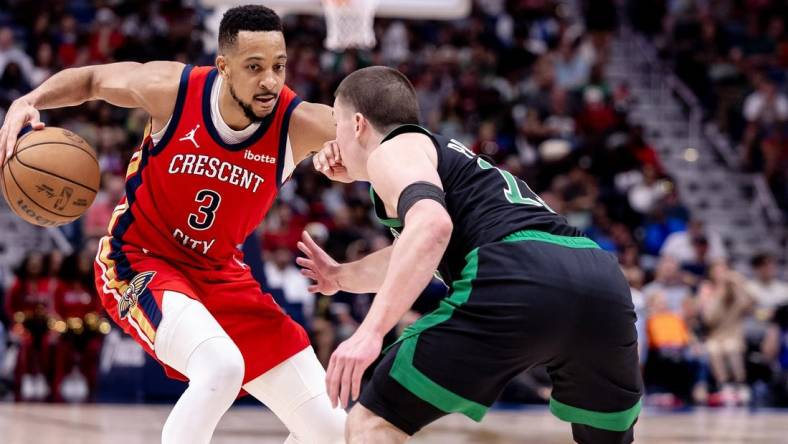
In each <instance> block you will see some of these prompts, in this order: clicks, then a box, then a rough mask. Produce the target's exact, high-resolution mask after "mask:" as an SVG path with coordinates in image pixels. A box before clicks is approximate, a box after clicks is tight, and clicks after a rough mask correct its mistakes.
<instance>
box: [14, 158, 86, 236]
mask: <svg viewBox="0 0 788 444" xmlns="http://www.w3.org/2000/svg"><path fill="white" fill-rule="evenodd" d="M8 173H9V174H11V179H13V180H14V183H15V184H16V186H17V188H19V191H21V192H22V194H24V195H25V197H27V198H28V200H30V201H31V202H33V203H34V204H35V205H36V206H37V207H38V208H41V209H42V210H44V211H46V212H48V213H51V214H53V215H55V216H58V217H63V218H67V219H77V218H79V217H80V216H81V215H82V214H77V215H76V216H75V215H73V214H71V215H66V214H60V213H56V212H54V211H52V210H50V209H49V208H45V207H43V206H41V204H40V203H38V202H36V201H35V199H33V198H32V197H30V195H28V194H27V193H26V192H25V190H24V188H22V185H20V184H19V181H17V180H16V176H14V170H13V169H11V167H10V165H9V168H8ZM63 222H65V223H67V221H63Z"/></svg>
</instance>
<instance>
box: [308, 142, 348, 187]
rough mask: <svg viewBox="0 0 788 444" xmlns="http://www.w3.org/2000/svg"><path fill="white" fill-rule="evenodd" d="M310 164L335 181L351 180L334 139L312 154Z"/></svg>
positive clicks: (346, 181)
mask: <svg viewBox="0 0 788 444" xmlns="http://www.w3.org/2000/svg"><path fill="white" fill-rule="evenodd" d="M312 164H313V165H314V166H315V169H316V170H317V171H320V172H321V173H323V174H325V175H326V177H328V178H329V179H331V180H333V181H335V182H345V183H350V182H353V179H351V178H350V176H348V174H347V168H345V165H344V164H343V163H342V155H341V154H340V152H339V145H337V142H336V140H331V141H328V142H326V143H324V144H323V148H322V149H321V150H320V151H318V152H317V153H315V155H314V156H312Z"/></svg>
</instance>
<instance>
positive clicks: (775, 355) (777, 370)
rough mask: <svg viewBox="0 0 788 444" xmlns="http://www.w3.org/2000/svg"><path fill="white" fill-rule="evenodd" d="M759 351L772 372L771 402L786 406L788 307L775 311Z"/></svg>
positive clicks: (780, 307) (787, 396)
mask: <svg viewBox="0 0 788 444" xmlns="http://www.w3.org/2000/svg"><path fill="white" fill-rule="evenodd" d="M761 351H762V353H763V356H764V359H765V360H766V361H767V362H768V363H769V365H770V367H771V369H772V372H773V378H772V384H771V388H772V392H773V395H772V396H773V398H775V399H774V400H773V401H774V403H775V404H777V405H778V406H781V407H785V406H788V305H781V306H779V307H778V308H777V310H775V312H774V316H773V317H772V319H771V320H770V323H769V328H768V330H767V332H766V336H765V337H764V339H763V343H762V345H761Z"/></svg>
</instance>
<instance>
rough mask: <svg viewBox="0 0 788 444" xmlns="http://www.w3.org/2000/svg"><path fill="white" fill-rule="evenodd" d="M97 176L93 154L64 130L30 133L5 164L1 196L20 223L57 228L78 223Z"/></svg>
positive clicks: (96, 186)
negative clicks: (20, 220)
mask: <svg viewBox="0 0 788 444" xmlns="http://www.w3.org/2000/svg"><path fill="white" fill-rule="evenodd" d="M100 180H101V175H100V171H99V165H98V161H97V160H96V153H95V152H94V151H93V148H91V147H90V145H88V143H87V142H85V140H83V139H82V138H81V137H79V136H78V135H76V134H74V133H72V132H71V131H69V130H67V129H63V128H55V127H47V128H44V129H43V130H39V131H30V132H28V133H27V134H25V135H23V136H22V137H21V138H20V139H19V140H18V141H17V142H16V152H15V154H14V155H13V156H11V157H10V158H9V159H8V160H7V161H6V163H5V165H3V187H2V188H3V196H5V200H6V201H7V202H8V205H9V206H10V207H11V209H12V210H13V211H14V212H15V213H16V214H17V215H18V216H19V217H21V218H22V219H24V220H26V221H28V222H30V223H31V224H35V225H40V226H42V227H56V226H58V225H63V224H66V223H69V222H72V221H74V220H75V219H77V218H79V217H80V216H81V215H82V214H83V213H84V212H85V211H86V210H87V209H88V207H90V205H91V204H92V203H93V199H95V198H96V193H97V192H98V189H99V183H100Z"/></svg>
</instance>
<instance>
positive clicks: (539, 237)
mask: <svg viewBox="0 0 788 444" xmlns="http://www.w3.org/2000/svg"><path fill="white" fill-rule="evenodd" d="M524 240H534V241H540V242H547V243H550V244H556V245H561V246H563V247H568V248H599V245H597V243H596V242H594V241H592V240H591V239H589V238H587V237H583V236H559V235H557V234H550V233H545V232H544V231H537V230H522V231H515V232H514V233H512V234H510V235H508V236H506V237H504V238H503V239H502V242H518V241H524Z"/></svg>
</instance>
